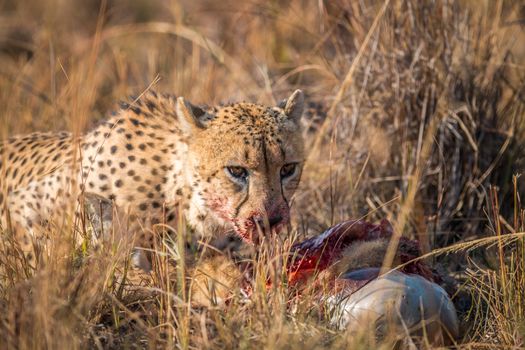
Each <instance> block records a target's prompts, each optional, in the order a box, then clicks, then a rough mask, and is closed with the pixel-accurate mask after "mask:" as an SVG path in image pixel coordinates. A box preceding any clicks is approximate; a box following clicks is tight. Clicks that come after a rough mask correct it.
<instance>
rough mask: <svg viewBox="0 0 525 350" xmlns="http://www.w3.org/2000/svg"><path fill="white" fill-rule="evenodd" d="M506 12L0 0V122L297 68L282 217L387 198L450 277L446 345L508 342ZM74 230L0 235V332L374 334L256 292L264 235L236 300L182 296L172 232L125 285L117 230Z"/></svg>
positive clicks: (515, 75) (337, 210)
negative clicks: (296, 149)
mask: <svg viewBox="0 0 525 350" xmlns="http://www.w3.org/2000/svg"><path fill="white" fill-rule="evenodd" d="M524 16H525V4H524V3H523V2H522V1H517V0H516V1H513V0H509V1H502V0H494V1H488V0H487V1H470V0H448V1H445V0H435V1H418V0H391V1H388V0H387V1H379V0H377V1H373V0H364V1H345V0H337V1H325V2H323V1H298V0H297V1H295V0H294V1H291V2H289V3H287V2H279V1H270V2H268V1H262V0H252V1H248V2H238V1H232V0H223V1H220V2H216V1H206V0H203V1H198V2H193V1H185V0H181V1H146V0H137V1H133V2H126V1H123V0H100V1H80V0H79V1H58V0H46V1H37V0H24V1H10V0H7V1H6V0H4V1H2V0H0V62H1V65H0V105H1V106H2V108H0V138H2V139H3V138H7V137H8V136H9V135H12V134H17V133H25V132H30V131H34V130H62V129H68V130H71V131H74V132H82V131H83V130H86V129H88V128H89V127H90V126H91V125H93V124H95V123H96V122H97V120H99V119H100V118H103V117H104V115H105V114H106V113H107V111H109V110H111V109H112V108H115V102H116V101H118V100H120V99H125V98H126V96H128V95H137V94H139V93H140V92H141V91H143V90H144V89H146V88H147V87H149V86H151V85H154V88H155V89H157V90H161V91H166V92H173V93H175V94H178V95H183V96H185V97H187V98H189V99H190V100H192V101H194V102H196V103H208V104H212V103H217V102H227V101H230V100H243V99H245V100H254V101H258V102H262V103H274V102H275V101H276V100H278V99H280V98H282V97H283V96H285V95H287V94H288V93H289V92H290V91H293V89H295V88H301V89H303V90H304V91H305V93H306V96H307V100H308V101H309V103H310V113H309V114H308V116H307V117H306V123H307V124H308V125H309V127H308V128H307V131H306V132H305V136H306V139H307V143H308V145H310V146H309V147H308V148H309V149H310V150H311V153H310V154H309V157H308V163H307V168H306V172H305V176H304V181H303V184H302V188H301V190H300V191H299V193H298V194H297V196H296V198H295V200H294V202H293V211H294V216H295V218H294V227H295V230H294V236H295V235H296V234H297V235H298V236H303V235H308V234H314V233H318V232H321V231H322V230H323V229H325V228H326V227H328V226H329V225H331V224H333V223H336V222H339V221H341V220H345V219H348V218H359V217H366V218H367V219H368V220H371V221H374V220H377V219H381V218H385V217H386V218H389V219H391V220H392V221H393V222H394V223H395V227H396V232H397V233H398V234H399V235H407V236H411V237H415V238H418V239H419V240H420V242H421V244H422V247H423V249H424V251H425V252H430V254H429V256H431V257H432V260H433V262H434V264H435V265H436V266H438V268H439V269H441V270H442V271H443V272H444V273H446V274H449V275H450V276H452V277H453V278H454V279H455V280H456V281H457V283H459V285H460V286H461V292H460V293H458V295H457V296H456V297H455V300H456V302H457V305H458V307H459V308H460V311H461V317H462V327H463V331H462V333H461V334H462V335H463V338H462V339H459V340H458V344H462V345H460V347H462V348H495V347H501V348H518V347H522V346H523V345H524V344H523V334H524V332H523V325H524V313H525V290H524V288H523V286H524V285H525V259H524V258H525V256H524V255H525V248H524V239H523V232H524V231H525V224H524V222H525V212H524V211H523V210H522V209H521V202H520V198H521V197H522V196H523V193H524V192H523V191H525V184H524V183H523V177H515V178H513V175H514V174H519V173H522V172H523V171H524V170H525V148H524V147H523V145H524V144H525V108H524V107H525V84H524V82H525V60H524V59H525V45H524V43H525V33H524V31H523V25H524V23H525V22H524V21H525V19H524V18H525V17H524ZM159 78H160V79H159ZM491 186H494V187H491ZM65 217H67V216H65ZM176 231H177V232H178V242H179V243H178V244H182V242H183V238H184V237H183V236H184V235H185V232H184V231H185V230H184V229H183V226H182V224H181V225H180V227H178V228H177V229H176ZM75 234H77V233H76V232H74V230H73V225H72V224H71V222H68V221H67V220H65V221H64V222H62V223H57V224H56V227H54V228H53V229H51V230H50V232H49V235H50V237H51V240H50V244H49V248H48V249H47V250H46V252H45V255H46V256H47V263H46V264H41V265H40V266H39V268H38V269H37V270H36V271H33V270H32V269H30V268H29V267H28V266H27V264H26V263H25V261H24V260H23V258H22V257H21V255H20V254H19V253H18V252H17V251H16V247H15V245H13V244H12V242H10V241H9V239H8V238H7V237H6V239H4V240H2V242H1V244H0V264H1V275H0V347H1V348H21V349H25V348H92V347H99V348H120V347H130V348H132V347H148V348H156V347H177V348H184V349H188V348H269V349H274V348H290V349H295V348H301V349H309V348H312V349H313V348H319V347H328V346H330V347H332V348H363V349H367V348H370V347H380V346H383V347H384V348H390V347H389V344H384V345H379V344H375V343H374V340H373V339H370V338H369V337H367V336H363V337H356V336H355V335H350V334H347V333H346V332H336V331H335V330H333V329H331V328H330V326H329V325H328V323H327V322H326V319H325V317H323V316H324V315H323V314H322V312H316V311H315V310H314V311H312V309H314V308H312V306H311V303H312V300H310V299H309V298H308V296H305V297H304V298H303V299H302V300H299V301H298V300H295V299H294V300H292V301H290V300H289V293H288V291H287V289H286V286H283V285H280V284H274V285H275V287H274V288H273V289H272V290H271V291H270V292H269V293H267V292H266V287H265V282H266V278H267V276H273V277H274V278H278V277H279V276H282V274H283V271H282V266H281V265H280V263H279V259H275V258H274V256H275V254H274V253H275V249H277V251H279V250H280V249H283V248H282V247H281V248H279V247H272V246H268V247H265V248H263V250H264V249H267V250H268V251H267V252H266V253H265V252H262V253H261V254H260V256H259V260H258V261H257V262H256V264H255V266H256V271H257V273H256V276H255V280H254V285H253V287H254V289H255V292H254V296H253V298H252V299H251V301H250V302H249V303H246V302H245V301H244V300H243V298H242V296H240V295H239V296H238V297H236V298H234V300H233V301H232V303H231V304H230V305H229V306H228V307H227V308H220V307H212V308H208V309H195V308H192V307H191V304H190V301H191V295H189V294H188V293H187V288H185V285H184V283H191V282H190V281H186V280H185V278H184V276H185V274H186V272H187V271H186V268H185V265H184V264H183V263H182V262H183V261H185V257H184V256H181V254H179V253H178V252H180V251H183V249H181V250H177V249H175V248H174V247H176V246H177V244H175V245H174V246H173V245H172V246H170V245H163V246H161V247H159V250H161V251H163V252H164V254H161V255H159V257H158V261H157V263H156V269H155V272H154V274H153V277H152V279H151V280H150V281H149V285H148V287H147V288H146V290H147V291H148V292H149V293H143V292H141V291H140V290H132V291H130V290H125V289H124V288H123V284H122V278H123V276H127V275H128V272H127V271H126V270H125V269H124V267H125V266H126V264H125V262H126V260H127V258H128V251H129V246H126V244H117V243H114V244H106V245H104V246H103V247H102V248H101V249H99V250H96V251H91V250H89V249H88V250H84V251H82V250H79V249H78V248H77V247H75V246H74V244H73V243H72V242H73V241H74V240H73V239H72V237H73V236H74V235H75ZM509 234H510V235H509ZM4 236H5V235H4ZM494 237H496V238H494ZM470 241H472V242H471V243H469V242H470ZM289 243H290V242H289V240H285V242H283V246H284V247H286V246H287V245H289ZM391 244H392V246H395V245H396V244H397V242H396V240H395V239H394V240H393V241H392V243H391ZM480 247H482V248H480ZM182 255H183V254H182ZM389 263H390V262H389V261H388V258H387V259H386V261H385V265H389ZM172 265H176V266H177V268H176V269H175V270H174V271H173V269H168V266H172ZM123 266H124V267H123ZM123 269H124V270H123ZM465 295H471V296H472V297H471V298H469V297H466V296H465ZM291 308H293V309H296V310H297V311H296V312H295V313H291V312H290V309H291Z"/></svg>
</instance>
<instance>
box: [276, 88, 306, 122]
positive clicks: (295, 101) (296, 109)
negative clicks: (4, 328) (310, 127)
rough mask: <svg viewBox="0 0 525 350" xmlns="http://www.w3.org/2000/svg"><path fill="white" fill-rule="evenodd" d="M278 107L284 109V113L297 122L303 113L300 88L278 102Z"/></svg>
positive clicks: (302, 98)
mask: <svg viewBox="0 0 525 350" xmlns="http://www.w3.org/2000/svg"><path fill="white" fill-rule="evenodd" d="M279 107H280V108H282V109H283V110H284V114H286V115H287V116H288V118H290V119H292V120H293V121H294V122H298V121H299V119H301V116H302V115H303V110H304V94H303V92H302V91H301V90H295V91H294V93H293V94H292V95H291V96H290V97H289V98H288V99H286V100H283V101H282V102H281V103H279Z"/></svg>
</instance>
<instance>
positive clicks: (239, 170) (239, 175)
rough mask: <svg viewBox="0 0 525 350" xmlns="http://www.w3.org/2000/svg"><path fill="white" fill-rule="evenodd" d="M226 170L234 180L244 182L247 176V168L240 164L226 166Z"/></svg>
mask: <svg viewBox="0 0 525 350" xmlns="http://www.w3.org/2000/svg"><path fill="white" fill-rule="evenodd" d="M226 171H227V173H228V175H230V176H231V177H233V178H234V179H235V180H240V181H243V182H244V181H246V179H247V178H248V170H246V169H245V168H243V167H240V166H227V167H226Z"/></svg>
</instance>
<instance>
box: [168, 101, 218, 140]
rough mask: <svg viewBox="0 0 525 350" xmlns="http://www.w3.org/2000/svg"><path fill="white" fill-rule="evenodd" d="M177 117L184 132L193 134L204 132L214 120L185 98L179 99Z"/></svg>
mask: <svg viewBox="0 0 525 350" xmlns="http://www.w3.org/2000/svg"><path fill="white" fill-rule="evenodd" d="M176 110H177V116H178V118H179V122H180V128H181V129H182V131H184V132H186V133H188V134H191V133H194V132H196V131H198V130H204V129H206V128H207V127H208V123H209V121H210V120H211V119H213V117H212V115H210V114H209V113H208V112H206V111H205V110H204V109H202V108H200V107H198V106H195V105H193V104H191V103H190V102H189V101H187V100H185V99H184V97H179V98H177V107H176Z"/></svg>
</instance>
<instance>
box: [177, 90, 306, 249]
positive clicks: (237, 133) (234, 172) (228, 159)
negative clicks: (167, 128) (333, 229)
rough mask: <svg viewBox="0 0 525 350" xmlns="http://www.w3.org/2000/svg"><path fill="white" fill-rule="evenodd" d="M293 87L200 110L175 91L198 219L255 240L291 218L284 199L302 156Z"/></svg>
mask: <svg viewBox="0 0 525 350" xmlns="http://www.w3.org/2000/svg"><path fill="white" fill-rule="evenodd" d="M303 105H304V97H303V93H302V92H301V91H300V90H297V91H295V92H294V93H293V94H292V95H291V96H290V97H289V98H288V99H286V100H283V101H282V102H281V103H280V104H279V105H277V106H274V107H267V106H262V105H258V104H252V103H234V104H230V105H226V106H221V107H216V108H213V109H208V110H205V109H202V108H200V107H197V106H194V105H192V104H191V103H189V102H188V101H186V100H184V99H183V98H182V97H180V98H179V99H178V100H177V115H178V118H179V120H180V124H181V129H182V131H183V133H184V134H185V135H186V140H187V141H186V144H187V147H188V150H187V165H186V171H188V172H189V174H187V175H188V177H189V179H190V181H191V184H190V185H191V188H192V193H193V198H192V202H193V204H195V203H197V204H198V205H199V206H200V208H199V212H200V213H205V215H202V214H201V215H199V218H198V219H195V218H193V219H192V218H190V221H191V220H201V221H207V222H214V223H215V226H217V225H219V226H220V227H222V228H225V229H226V230H234V231H235V232H236V233H237V234H238V235H240V236H241V237H242V238H243V239H244V240H246V241H248V242H251V243H258V242H260V240H261V238H262V237H261V234H266V233H269V232H277V233H278V232H280V231H282V229H283V228H284V227H286V226H287V224H288V223H289V221H290V202H291V198H292V195H293V194H294V192H295V190H296V188H297V187H298V185H299V180H300V177H301V172H302V168H303V162H304V145H303V140H302V133H301V126H300V125H301V123H300V119H301V115H302V113H303Z"/></svg>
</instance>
